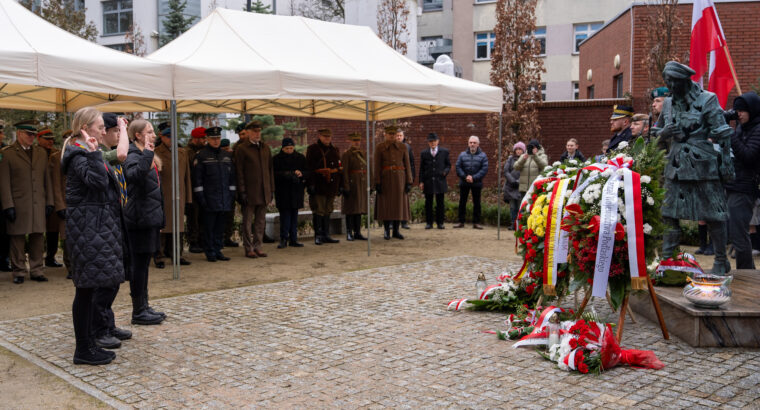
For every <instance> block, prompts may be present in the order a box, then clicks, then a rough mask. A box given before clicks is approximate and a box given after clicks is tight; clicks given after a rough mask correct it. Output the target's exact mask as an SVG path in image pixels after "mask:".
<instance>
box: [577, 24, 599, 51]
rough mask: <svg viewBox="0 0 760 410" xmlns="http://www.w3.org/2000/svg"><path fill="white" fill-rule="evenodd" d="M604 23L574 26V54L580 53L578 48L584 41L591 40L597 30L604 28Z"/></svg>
mask: <svg viewBox="0 0 760 410" xmlns="http://www.w3.org/2000/svg"><path fill="white" fill-rule="evenodd" d="M603 24H604V23H586V24H576V25H575V26H573V28H574V30H573V31H574V32H575V48H574V49H573V52H574V53H577V52H578V46H579V45H580V44H581V42H583V40H585V39H587V38H589V37H590V36H591V35H592V34H594V33H596V31H597V30H599V29H600V28H602V25H603Z"/></svg>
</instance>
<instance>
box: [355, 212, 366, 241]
mask: <svg viewBox="0 0 760 410" xmlns="http://www.w3.org/2000/svg"><path fill="white" fill-rule="evenodd" d="M353 218H354V223H353V225H354V239H357V240H360V241H366V240H367V238H365V237H364V236H362V216H361V214H356V215H354V216H353Z"/></svg>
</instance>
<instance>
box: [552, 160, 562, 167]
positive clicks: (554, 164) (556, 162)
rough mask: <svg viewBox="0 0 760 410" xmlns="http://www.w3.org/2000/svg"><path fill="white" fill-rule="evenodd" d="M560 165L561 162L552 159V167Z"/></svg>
mask: <svg viewBox="0 0 760 410" xmlns="http://www.w3.org/2000/svg"><path fill="white" fill-rule="evenodd" d="M560 165H562V163H561V162H559V161H554V163H553V164H552V166H553V167H558V166H560Z"/></svg>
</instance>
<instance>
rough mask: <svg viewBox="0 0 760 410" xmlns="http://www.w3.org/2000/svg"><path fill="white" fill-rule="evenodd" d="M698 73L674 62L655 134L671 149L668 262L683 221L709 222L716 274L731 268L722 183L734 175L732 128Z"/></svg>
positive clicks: (665, 244) (667, 196) (665, 243)
mask: <svg viewBox="0 0 760 410" xmlns="http://www.w3.org/2000/svg"><path fill="white" fill-rule="evenodd" d="M692 75H694V70H692V69H691V68H689V67H688V66H685V65H683V64H680V63H677V62H675V61H670V62H668V63H667V64H666V65H665V69H664V70H663V72H662V77H663V79H664V80H665V84H666V85H667V86H668V88H670V91H671V93H672V96H671V97H668V98H666V99H665V103H664V105H663V109H662V115H661V116H660V118H659V121H658V125H660V126H661V128H657V129H656V130H655V133H657V134H659V136H660V137H661V140H663V142H665V143H666V144H667V145H668V146H669V151H668V156H667V160H668V162H667V164H665V184H664V185H665V190H666V191H665V200H664V203H663V207H662V217H663V221H664V222H665V224H666V226H667V229H666V231H665V234H664V238H663V244H662V253H663V256H662V257H663V258H667V257H670V256H671V255H672V254H673V251H674V250H675V249H676V247H678V244H679V243H680V237H681V228H680V226H679V222H678V221H679V219H687V220H692V221H706V222H707V223H708V226H709V229H710V236H711V237H712V241H713V244H714V246H715V261H714V264H713V273H715V274H725V273H727V272H729V271H730V270H731V264H730V263H729V262H728V260H727V258H726V240H727V238H726V236H727V232H726V220H727V219H728V208H727V205H726V194H725V191H724V189H723V182H726V181H729V180H731V179H733V177H734V167H733V162H732V160H731V132H732V130H731V128H730V127H729V126H728V125H726V121H725V119H724V117H723V110H722V109H721V107H720V105H719V104H718V100H717V98H716V97H715V94H713V93H711V92H709V91H705V90H703V89H702V87H700V86H699V85H698V84H697V83H695V82H693V81H691V76H692Z"/></svg>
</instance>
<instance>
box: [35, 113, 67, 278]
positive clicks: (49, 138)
mask: <svg viewBox="0 0 760 410" xmlns="http://www.w3.org/2000/svg"><path fill="white" fill-rule="evenodd" d="M40 138H42V139H43V140H44V141H46V143H47V144H50V145H51V147H50V148H47V147H45V146H43V145H42V144H43V141H41V140H40ZM54 139H55V135H53V131H51V130H50V128H47V127H45V128H43V129H41V130H39V132H37V141H38V142H37V143H38V144H39V145H40V146H41V147H42V148H43V149H44V150H45V152H47V155H48V172H52V170H51V169H50V167H49V160H50V157H52V155H53V154H55V153H56V152H58V150H57V149H55V148H53V147H52V144H53V140H54ZM48 178H49V179H50V180H51V181H52V175H49V176H48ZM51 184H52V182H51ZM51 189H52V188H51ZM60 225H61V218H60V217H58V214H57V213H56V212H51V213H50V215H48V216H47V227H46V229H45V266H47V267H49V268H60V267H61V266H63V265H61V264H60V263H58V261H56V260H55V254H56V253H58V236H59V232H60Z"/></svg>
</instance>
